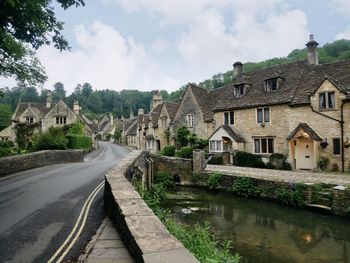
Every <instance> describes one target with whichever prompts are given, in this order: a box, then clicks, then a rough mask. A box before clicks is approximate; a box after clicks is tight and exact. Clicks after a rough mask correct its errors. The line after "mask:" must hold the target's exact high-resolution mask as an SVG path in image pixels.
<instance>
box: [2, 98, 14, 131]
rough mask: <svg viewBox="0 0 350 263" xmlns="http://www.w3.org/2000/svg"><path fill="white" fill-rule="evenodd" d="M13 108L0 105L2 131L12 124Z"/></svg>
mask: <svg viewBox="0 0 350 263" xmlns="http://www.w3.org/2000/svg"><path fill="white" fill-rule="evenodd" d="M11 116H12V112H11V108H10V106H9V105H6V104H0V131H1V130H3V129H5V128H6V127H8V126H9V125H10V124H11Z"/></svg>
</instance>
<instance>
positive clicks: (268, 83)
mask: <svg viewBox="0 0 350 263" xmlns="http://www.w3.org/2000/svg"><path fill="white" fill-rule="evenodd" d="M272 81H275V82H276V89H272ZM277 90H278V78H271V79H266V80H265V91H267V92H276V91H277Z"/></svg>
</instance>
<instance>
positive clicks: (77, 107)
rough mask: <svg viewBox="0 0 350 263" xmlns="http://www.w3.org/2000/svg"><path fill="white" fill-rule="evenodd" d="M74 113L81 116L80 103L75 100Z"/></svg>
mask: <svg viewBox="0 0 350 263" xmlns="http://www.w3.org/2000/svg"><path fill="white" fill-rule="evenodd" d="M73 111H74V113H75V114H77V115H79V112H80V106H79V101H77V100H74V102H73Z"/></svg>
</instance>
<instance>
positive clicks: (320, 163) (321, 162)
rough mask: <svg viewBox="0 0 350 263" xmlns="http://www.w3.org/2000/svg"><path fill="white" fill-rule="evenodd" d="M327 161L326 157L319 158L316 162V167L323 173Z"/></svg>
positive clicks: (326, 166)
mask: <svg viewBox="0 0 350 263" xmlns="http://www.w3.org/2000/svg"><path fill="white" fill-rule="evenodd" d="M328 164H329V159H328V158H327V157H321V158H320V159H319V161H318V167H319V168H320V169H321V170H322V171H324V170H326V169H327V168H328Z"/></svg>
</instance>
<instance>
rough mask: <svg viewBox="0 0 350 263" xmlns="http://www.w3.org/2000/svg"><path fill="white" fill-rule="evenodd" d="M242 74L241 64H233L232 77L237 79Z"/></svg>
mask: <svg viewBox="0 0 350 263" xmlns="http://www.w3.org/2000/svg"><path fill="white" fill-rule="evenodd" d="M242 72H243V64H242V62H239V61H237V62H235V63H234V64H233V77H238V76H240V75H241V74H242Z"/></svg>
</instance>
